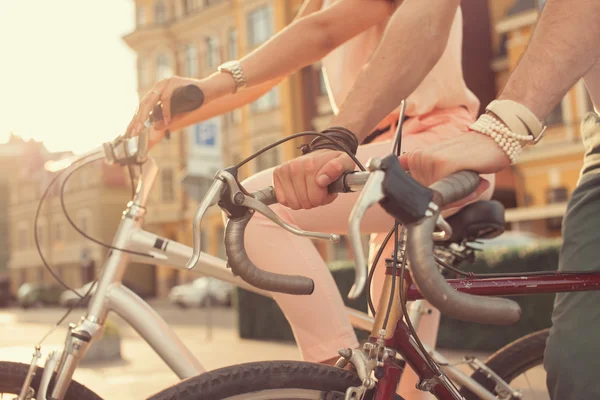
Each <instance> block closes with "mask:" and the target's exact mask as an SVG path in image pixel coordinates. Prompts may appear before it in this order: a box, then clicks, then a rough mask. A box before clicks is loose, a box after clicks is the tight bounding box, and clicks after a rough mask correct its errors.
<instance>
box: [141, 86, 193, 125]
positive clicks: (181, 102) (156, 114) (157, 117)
mask: <svg viewBox="0 0 600 400" xmlns="http://www.w3.org/2000/svg"><path fill="white" fill-rule="evenodd" d="M203 103H204V93H203V92H202V90H201V89H200V88H199V87H198V86H196V85H187V86H182V87H179V88H177V89H175V90H174V91H173V95H172V96H171V115H177V114H183V113H186V112H190V111H194V110H195V109H197V108H200V106H201V105H202V104H203ZM162 119H163V112H162V105H161V104H157V105H156V106H154V109H153V110H152V112H151V113H150V117H149V121H150V123H155V122H157V121H161V120H162Z"/></svg>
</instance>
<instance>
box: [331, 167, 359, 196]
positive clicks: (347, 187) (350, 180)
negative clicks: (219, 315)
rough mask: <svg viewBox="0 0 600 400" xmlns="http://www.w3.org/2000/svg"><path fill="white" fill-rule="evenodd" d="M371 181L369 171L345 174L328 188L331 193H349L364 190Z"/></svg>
mask: <svg viewBox="0 0 600 400" xmlns="http://www.w3.org/2000/svg"><path fill="white" fill-rule="evenodd" d="M367 179H369V172H367V171H351V172H344V173H343V174H342V176H340V177H339V178H337V179H336V180H335V181H334V182H333V183H330V184H329V186H328V187H327V191H328V192H329V193H349V192H354V191H357V190H360V189H362V187H363V186H364V185H365V183H367Z"/></svg>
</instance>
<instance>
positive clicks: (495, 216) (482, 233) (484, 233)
mask: <svg viewBox="0 0 600 400" xmlns="http://www.w3.org/2000/svg"><path fill="white" fill-rule="evenodd" d="M446 222H448V224H450V227H451V228H452V236H450V238H449V239H448V240H447V241H446V242H462V241H473V240H475V239H491V238H494V237H496V236H499V235H500V234H502V232H504V224H505V222H504V206H503V205H502V203H500V202H498V201H496V200H491V201H488V200H480V201H477V202H475V203H471V204H469V205H467V206H465V207H464V208H463V209H462V210H460V211H459V212H457V213H456V214H454V215H453V216H451V217H448V218H447V219H446Z"/></svg>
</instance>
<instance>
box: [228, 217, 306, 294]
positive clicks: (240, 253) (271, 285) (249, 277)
mask: <svg viewBox="0 0 600 400" xmlns="http://www.w3.org/2000/svg"><path fill="white" fill-rule="evenodd" d="M252 215H253V214H252V213H247V214H246V215H244V216H243V217H240V218H235V219H230V220H229V221H228V222H227V226H226V227H225V249H226V252H227V264H228V265H229V267H230V268H231V270H232V272H233V273H234V274H235V275H238V276H239V277H240V278H242V279H243V280H244V281H246V282H248V283H249V284H251V285H252V286H254V287H257V288H259V289H263V290H267V291H270V292H278V293H286V294H295V295H309V294H311V293H312V292H313V290H314V288H315V283H314V282H313V280H312V279H309V278H306V277H304V276H297V275H283V274H274V273H272V272H267V271H263V270H262V269H260V268H258V267H257V266H256V265H254V263H253V262H252V261H250V259H249V258H248V253H246V248H245V246H244V230H245V229H246V225H248V222H249V221H250V219H251V218H252Z"/></svg>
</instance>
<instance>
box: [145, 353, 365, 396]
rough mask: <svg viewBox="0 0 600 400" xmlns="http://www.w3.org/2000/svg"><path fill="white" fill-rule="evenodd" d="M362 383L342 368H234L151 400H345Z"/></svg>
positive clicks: (271, 364)
mask: <svg viewBox="0 0 600 400" xmlns="http://www.w3.org/2000/svg"><path fill="white" fill-rule="evenodd" d="M359 385H360V379H359V378H358V377H357V376H356V375H355V374H353V373H351V372H349V371H346V370H344V369H341V368H335V367H330V366H327V365H322V364H313V363H307V362H300V361H266V362H253V363H247V364H240V365H234V366H230V367H225V368H221V369H217V370H214V371H210V372H207V373H204V374H201V375H198V376H195V377H193V378H189V379H186V380H184V381H181V382H179V383H178V384H176V385H174V386H171V387H170V388H168V389H165V390H163V391H161V392H159V393H157V394H155V395H154V396H152V397H150V398H149V399H148V400H224V399H228V400H267V399H268V400H274V399H277V400H291V399H294V400H313V399H314V400H323V399H326V400H338V399H339V400H343V398H344V393H345V392H346V389H347V388H348V387H350V386H359Z"/></svg>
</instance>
